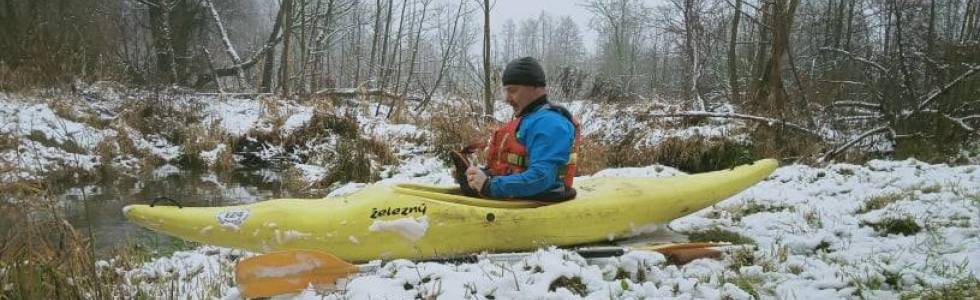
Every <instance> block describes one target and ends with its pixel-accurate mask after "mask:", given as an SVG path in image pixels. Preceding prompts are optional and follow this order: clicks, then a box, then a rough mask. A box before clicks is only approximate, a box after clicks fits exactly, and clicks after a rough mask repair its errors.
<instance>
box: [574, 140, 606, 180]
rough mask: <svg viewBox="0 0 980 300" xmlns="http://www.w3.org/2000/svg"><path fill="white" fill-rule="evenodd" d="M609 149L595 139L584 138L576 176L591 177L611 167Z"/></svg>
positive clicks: (579, 151)
mask: <svg viewBox="0 0 980 300" xmlns="http://www.w3.org/2000/svg"><path fill="white" fill-rule="evenodd" d="M609 159H610V158H609V147H608V146H606V145H604V144H602V143H600V142H598V141H597V140H595V139H594V138H589V137H582V140H581V144H580V145H579V148H578V161H577V162H576V163H577V164H578V165H577V169H576V175H577V176H583V175H591V174H594V173H595V172H599V171H602V170H605V169H606V168H608V167H609Z"/></svg>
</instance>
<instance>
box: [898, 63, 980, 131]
mask: <svg viewBox="0 0 980 300" xmlns="http://www.w3.org/2000/svg"><path fill="white" fill-rule="evenodd" d="M978 71H980V65H975V66H972V67H970V69H969V70H967V71H966V72H963V74H960V76H959V77H956V79H953V81H950V82H949V83H947V84H946V85H944V86H943V87H942V88H939V89H934V90H932V92H930V93H929V95H926V96H925V99H924V100H922V102H921V103H919V106H917V107H916V108H915V111H913V112H907V113H904V115H903V116H902V118H903V119H908V118H909V117H911V116H912V115H915V114H916V113H918V112H920V111H922V110H923V109H925V108H926V107H928V106H929V104H932V101H935V100H936V98H938V97H939V96H940V95H942V94H945V93H946V92H947V91H949V89H951V88H953V87H954V86H956V85H957V84H959V83H960V82H961V81H963V80H966V79H967V78H970V77H971V76H973V75H974V74H977V72H978Z"/></svg>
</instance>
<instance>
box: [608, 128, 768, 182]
mask: <svg viewBox="0 0 980 300" xmlns="http://www.w3.org/2000/svg"><path fill="white" fill-rule="evenodd" d="M639 136H640V134H639V132H636V131H632V132H629V133H627V135H626V138H624V139H623V140H622V141H620V142H619V143H617V144H614V145H611V146H610V147H609V151H608V153H609V154H608V155H607V156H608V158H609V166H611V167H636V166H647V165H652V164H662V165H666V166H671V167H675V168H677V169H679V170H681V171H685V172H690V173H700V172H705V171H714V170H719V169H725V168H731V167H734V166H737V165H740V164H744V163H749V162H752V161H753V160H754V158H755V157H756V156H755V155H754V154H753V148H752V147H751V146H749V145H745V144H742V143H739V142H735V141H732V140H730V139H727V138H718V137H711V138H704V137H700V136H695V137H690V138H679V137H670V138H667V139H665V140H663V141H661V142H660V143H658V144H657V145H656V146H652V147H638V146H637V143H638V142H639V140H638V138H639Z"/></svg>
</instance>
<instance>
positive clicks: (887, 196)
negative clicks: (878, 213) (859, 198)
mask: <svg viewBox="0 0 980 300" xmlns="http://www.w3.org/2000/svg"><path fill="white" fill-rule="evenodd" d="M909 196H911V194H910V193H909V192H896V193H884V194H879V195H875V196H872V197H871V198H868V200H866V201H865V202H864V207H861V209H858V211H857V213H858V214H863V213H868V212H871V211H874V210H879V209H882V208H885V207H887V206H888V205H890V204H892V203H895V202H898V201H899V200H902V199H906V198H908V197H909Z"/></svg>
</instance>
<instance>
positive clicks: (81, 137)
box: [0, 92, 980, 299]
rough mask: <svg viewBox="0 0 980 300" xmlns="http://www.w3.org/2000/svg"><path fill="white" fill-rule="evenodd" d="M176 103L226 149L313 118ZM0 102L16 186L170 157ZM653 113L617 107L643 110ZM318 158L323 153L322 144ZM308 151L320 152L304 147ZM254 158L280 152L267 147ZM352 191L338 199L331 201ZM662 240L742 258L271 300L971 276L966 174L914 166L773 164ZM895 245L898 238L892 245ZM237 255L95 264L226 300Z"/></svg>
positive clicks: (414, 178) (401, 267) (391, 178)
mask: <svg viewBox="0 0 980 300" xmlns="http://www.w3.org/2000/svg"><path fill="white" fill-rule="evenodd" d="M83 96H84V98H85V100H86V101H79V102H78V103H72V105H75V106H74V110H76V111H94V112H95V114H94V115H93V116H95V117H96V118H97V119H99V120H110V121H111V122H115V121H112V120H113V118H116V117H118V115H117V114H116V113H118V112H117V111H115V110H116V109H118V107H121V106H122V104H121V103H122V102H124V101H130V100H127V99H128V98H125V97H126V96H125V95H124V94H123V93H118V92H101V93H95V92H92V93H83ZM180 101H185V102H188V103H191V104H188V105H183V104H181V105H183V107H196V108H200V111H201V112H203V114H204V116H205V119H204V120H203V122H204V124H205V125H206V128H207V127H211V126H213V125H220V128H221V130H223V132H225V133H228V134H232V135H241V134H246V133H248V132H251V131H253V130H258V131H266V132H267V131H268V130H284V131H285V132H289V131H291V130H295V129H296V128H301V127H302V125H303V124H305V123H306V122H308V121H309V120H310V119H311V118H312V113H311V112H312V108H310V107H309V106H306V105H302V104H297V103H293V102H288V103H285V104H282V106H281V107H269V106H267V105H266V104H263V102H260V101H255V100H239V99H225V98H220V97H205V98H189V97H185V98H181V100H180ZM0 102H2V104H3V105H0V133H2V134H4V135H9V136H13V137H15V138H16V141H14V147H0V162H7V163H10V162H13V163H14V164H16V166H17V168H14V169H13V170H12V171H10V172H5V173H4V174H3V175H2V176H3V179H4V180H7V179H10V178H29V177H30V176H36V175H37V174H38V173H43V172H44V171H46V170H51V169H54V168H59V167H64V166H65V165H68V166H77V167H79V168H93V167H95V166H97V165H98V163H99V159H100V158H99V157H98V156H96V155H93V154H91V153H93V151H92V150H93V148H94V147H96V146H97V145H98V142H99V140H100V139H104V138H109V137H115V136H118V135H119V134H120V130H121V131H124V132H123V134H125V135H127V136H128V137H129V138H130V139H131V140H132V141H133V144H134V145H135V146H136V148H137V149H141V150H145V151H148V152H149V153H153V154H154V155H156V156H158V157H160V158H163V159H164V160H165V161H166V160H171V159H174V158H176V157H178V156H179V155H180V154H181V153H182V151H183V150H182V146H180V145H174V144H172V143H170V142H168V141H166V140H165V139H164V138H162V137H160V136H157V135H153V134H147V135H144V134H141V133H138V132H135V131H133V130H129V129H119V128H118V127H115V126H110V127H108V128H97V127H93V126H91V125H87V124H85V123H83V122H78V121H73V119H71V118H66V117H64V116H62V115H61V114H59V113H58V111H59V110H64V108H59V107H58V106H57V105H56V104H54V103H53V102H48V101H38V100H37V99H33V100H32V99H24V98H19V97H16V96H11V95H6V94H0ZM566 105H568V106H569V107H570V109H571V110H572V111H573V112H576V113H577V114H579V115H581V116H582V118H583V119H589V120H591V121H590V122H589V123H588V125H587V126H586V128H585V130H584V131H586V133H589V132H592V133H599V134H602V135H604V136H606V137H607V138H612V139H617V138H622V136H618V135H622V134H624V133H626V132H629V131H631V130H635V131H637V132H640V133H641V134H644V136H643V137H641V138H640V139H639V140H640V141H644V143H648V144H654V143H656V142H658V141H661V140H663V139H665V138H667V137H670V136H693V135H695V134H698V135H701V136H720V135H725V134H727V133H728V132H729V131H731V130H732V129H733V128H734V127H733V126H736V125H733V124H729V123H725V122H722V121H721V120H714V119H709V121H708V122H707V123H706V124H705V125H699V126H700V127H691V128H678V129H659V128H654V129H653V130H650V124H649V123H647V122H635V121H630V120H629V119H628V118H627V115H629V114H628V113H624V112H623V111H621V110H616V109H601V108H599V107H597V106H595V105H593V104H587V103H584V102H570V103H566ZM499 107H501V109H499V110H498V111H497V112H496V114H495V115H496V116H497V117H498V118H500V119H504V118H506V117H507V116H509V114H510V111H509V110H510V109H509V108H508V107H506V106H505V105H499ZM655 108H656V107H655V105H651V106H650V107H636V108H631V109H632V112H643V111H648V110H650V109H655ZM62 114H63V112H62ZM367 115H368V114H366V113H364V112H360V113H358V114H357V115H356V117H357V120H358V123H359V124H360V125H361V127H362V129H363V130H362V132H365V133H366V134H367V135H369V136H373V137H376V138H379V139H382V140H386V141H397V140H399V139H403V138H409V137H412V136H414V135H425V134H428V133H426V132H425V130H424V129H421V128H417V127H416V126H414V125H407V124H389V123H387V122H386V121H385V120H384V119H383V118H375V117H369V116H367ZM25 116H27V117H25ZM702 127H703V128H702ZM67 141H71V143H74V144H75V145H76V147H67V148H72V149H74V150H73V151H76V152H86V153H73V152H68V151H66V150H64V149H65V148H66V147H65V146H64V144H65V143H67ZM58 144H61V145H58ZM330 145H333V144H332V142H331V141H326V142H325V143H324V144H323V146H324V147H329V146H330ZM270 147H274V146H270ZM310 149H312V150H314V151H317V150H329V149H320V148H316V145H313V146H312V147H310ZM394 150H395V156H396V157H398V158H399V160H400V161H399V163H398V164H397V165H394V166H387V167H386V170H384V171H383V172H382V174H381V175H382V178H383V179H382V181H381V182H382V183H396V182H414V183H431V184H442V185H451V184H453V180H452V178H451V177H450V176H449V172H448V171H449V169H448V168H447V166H445V165H444V164H443V162H442V161H441V160H439V159H438V158H436V157H434V156H433V154H432V151H431V149H430V148H428V147H426V146H419V145H412V144H409V143H397V144H396V145H394ZM220 151H221V150H220V149H210V150H206V151H204V153H203V155H202V156H203V158H204V159H205V160H206V161H213V160H215V159H216V158H217V155H218V153H219V152H220ZM264 151H267V152H269V153H281V150H276V149H272V148H266V149H265V150H264ZM270 155H271V154H270ZM117 159H118V160H119V161H114V162H113V164H124V165H132V166H137V165H139V164H138V163H134V162H133V161H132V159H126V158H117ZM296 169H297V170H299V171H301V172H303V175H304V176H306V177H307V178H310V179H311V180H315V179H316V178H321V177H322V176H323V174H326V172H328V171H329V170H326V169H325V167H324V166H322V165H315V164H309V163H306V164H303V163H301V164H297V165H296ZM174 171H175V170H174V168H172V167H168V165H164V167H162V168H160V169H158V170H157V171H156V172H154V173H155V174H156V175H158V176H167V174H169V173H171V172H174ZM678 174H682V173H681V172H679V171H677V170H674V169H672V168H669V167H663V166H648V167H643V168H623V169H610V170H605V171H602V172H599V173H597V174H595V175H593V176H672V175H678ZM276 176H278V175H272V177H276ZM363 186H364V184H361V183H351V184H347V185H343V186H340V187H339V188H337V189H335V190H333V192H332V193H331V196H335V195H341V194H345V193H349V192H352V191H356V190H357V189H360V188H362V187H363ZM226 190H228V189H226ZM232 192H235V191H232ZM236 193H237V192H236ZM242 193H245V194H253V193H252V192H251V191H242ZM253 200H258V199H253ZM417 224H422V223H420V222H417ZM379 226H381V225H379ZM381 227H383V226H381ZM416 227H418V228H422V227H421V226H416ZM669 227H670V228H671V229H673V230H676V231H680V232H687V233H690V232H696V231H702V230H706V229H723V230H728V231H732V232H737V233H740V234H742V235H744V236H746V237H748V238H751V239H752V240H754V241H755V242H756V243H757V247H756V248H754V249H753V250H751V251H743V252H737V253H734V254H732V255H730V256H728V257H726V258H725V259H724V260H722V261H712V260H699V261H695V262H692V263H691V264H688V265H686V266H682V267H677V266H671V265H666V264H665V262H664V259H663V257H662V256H661V255H659V254H656V253H647V252H631V253H629V254H627V255H625V256H622V257H619V258H614V259H612V260H611V261H608V262H597V261H591V262H590V261H586V260H583V259H582V258H581V257H579V256H578V255H576V254H574V253H569V252H567V251H565V250H560V249H544V250H540V251H538V252H535V253H534V254H532V255H530V256H528V257H527V258H526V259H523V260H521V261H518V262H498V261H492V260H487V259H485V260H481V261H479V262H476V263H473V264H459V265H456V264H439V263H428V262H419V263H416V262H410V261H404V260H401V261H393V262H388V263H387V264H385V265H384V266H383V267H382V268H381V269H380V270H379V271H377V272H371V273H365V274H358V275H356V276H354V277H352V278H348V279H347V280H346V281H345V282H344V283H343V284H341V285H340V286H339V287H338V288H339V290H337V291H333V292H326V293H324V292H317V291H312V290H311V291H306V292H304V293H301V294H298V295H291V296H287V297H285V298H287V299H290V298H296V299H320V298H327V299H348V298H354V299H362V298H374V299H378V298H407V297H411V298H414V297H416V296H422V297H425V296H430V295H439V296H441V297H443V298H447V299H458V298H472V299H485V298H491V297H489V296H492V298H494V299H512V298H549V299H552V298H558V299H562V298H578V297H584V298H592V299H597V298H601V299H608V298H644V297H645V298H699V299H700V298H708V299H721V298H730V299H747V298H749V297H751V296H759V297H761V298H791V299H833V298H858V297H861V298H866V299H892V298H895V297H897V296H899V295H901V294H902V293H903V292H904V291H915V290H921V289H924V288H931V287H938V286H943V285H946V284H949V283H951V282H953V281H955V280H957V279H960V278H965V277H977V276H978V274H980V167H978V166H960V167H950V166H946V165H930V164H925V163H921V162H918V161H914V160H907V161H872V162H869V163H868V164H866V165H863V166H858V165H848V164H835V165H830V166H827V167H822V168H815V167H808V166H797V165H792V166H785V167H782V168H780V169H779V170H777V172H776V173H775V174H774V175H773V176H772V177H770V178H769V179H768V180H767V181H764V182H762V183H760V184H759V185H757V186H755V187H753V188H751V189H749V190H747V191H745V192H743V193H742V194H740V195H738V196H735V197H733V198H731V199H729V200H727V201H725V202H722V203H721V204H718V205H716V206H714V207H712V208H708V209H705V210H702V211H700V212H698V213H695V214H693V215H691V216H688V217H684V218H681V219H678V220H675V221H674V222H672V223H671V224H669ZM916 228H917V229H918V230H915V229H916ZM902 231H904V232H905V233H904V234H903V233H894V232H902ZM889 232H893V233H889ZM408 233H413V232H408ZM241 255H248V254H247V253H243V252H241V251H234V250H229V249H223V248H215V247H201V248H198V249H194V250H191V251H182V252H177V253H175V254H174V255H171V256H167V257H160V258H156V259H154V260H152V261H150V262H147V263H145V264H143V265H140V266H138V267H136V268H121V267H116V266H115V264H114V263H113V262H112V261H107V262H102V263H100V266H104V269H105V270H104V271H113V272H117V273H120V274H121V275H123V276H125V277H126V278H129V280H130V284H129V285H127V288H128V290H129V291H132V292H133V293H134V295H135V293H137V292H136V291H140V293H142V294H144V295H151V297H152V295H156V296H159V297H171V296H175V297H177V298H197V299H200V298H211V297H215V296H218V297H225V298H230V299H234V298H237V297H238V293H237V290H236V289H235V288H234V282H233V280H232V277H233V275H232V272H231V270H232V268H233V266H234V261H235V259H236V258H237V257H239V256H241ZM620 269H622V271H623V272H620ZM617 275H619V276H617ZM562 277H564V279H561V280H558V279H559V278H562ZM617 277H619V278H618V279H617Z"/></svg>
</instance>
